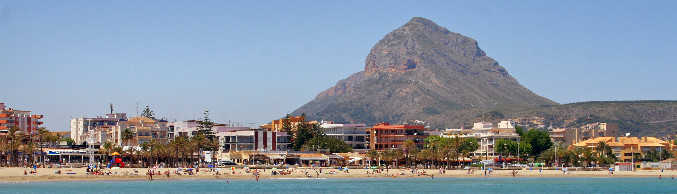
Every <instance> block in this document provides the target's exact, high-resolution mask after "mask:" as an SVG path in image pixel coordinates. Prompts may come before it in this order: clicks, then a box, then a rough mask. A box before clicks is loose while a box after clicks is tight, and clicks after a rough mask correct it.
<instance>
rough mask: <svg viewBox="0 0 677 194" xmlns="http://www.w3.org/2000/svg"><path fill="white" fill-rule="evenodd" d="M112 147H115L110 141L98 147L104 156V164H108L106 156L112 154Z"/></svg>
mask: <svg viewBox="0 0 677 194" xmlns="http://www.w3.org/2000/svg"><path fill="white" fill-rule="evenodd" d="M113 147H115V145H114V144H113V142H110V141H106V142H105V143H103V146H101V147H100V148H101V149H103V152H104V153H105V154H106V160H105V162H108V156H109V155H110V154H111V153H113Z"/></svg>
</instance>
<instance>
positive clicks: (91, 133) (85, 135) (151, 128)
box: [71, 113, 169, 146]
mask: <svg viewBox="0 0 677 194" xmlns="http://www.w3.org/2000/svg"><path fill="white" fill-rule="evenodd" d="M126 129H129V130H130V131H131V132H132V134H133V137H132V138H131V139H123V138H122V133H123V132H124V131H125V130H126ZM168 133H169V125H168V122H167V121H166V120H158V121H156V120H153V119H150V118H146V117H133V118H130V119H127V114H126V113H114V114H106V116H105V117H92V118H87V117H80V118H72V119H71V138H73V140H75V143H76V144H83V143H84V142H88V143H92V144H96V145H101V144H103V143H105V142H112V143H113V144H114V145H117V146H137V145H139V144H142V143H143V142H147V141H150V140H151V139H155V140H156V141H160V142H167V141H168V140H169V138H168V137H169V136H168ZM90 138H91V139H90Z"/></svg>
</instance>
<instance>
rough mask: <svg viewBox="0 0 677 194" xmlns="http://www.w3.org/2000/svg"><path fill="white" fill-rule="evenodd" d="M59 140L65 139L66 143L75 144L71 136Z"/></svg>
mask: <svg viewBox="0 0 677 194" xmlns="http://www.w3.org/2000/svg"><path fill="white" fill-rule="evenodd" d="M60 141H65V142H66V145H73V144H75V140H74V139H73V138H70V137H67V138H62V139H61V140H60Z"/></svg>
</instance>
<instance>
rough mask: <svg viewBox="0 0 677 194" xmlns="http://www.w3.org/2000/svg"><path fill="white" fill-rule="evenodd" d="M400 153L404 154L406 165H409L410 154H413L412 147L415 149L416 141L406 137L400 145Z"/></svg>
mask: <svg viewBox="0 0 677 194" xmlns="http://www.w3.org/2000/svg"><path fill="white" fill-rule="evenodd" d="M401 149H402V154H403V155H404V158H406V161H407V166H411V160H410V159H411V156H412V154H413V151H414V149H416V143H415V142H414V140H411V139H407V140H405V141H404V144H403V145H402V148H401Z"/></svg>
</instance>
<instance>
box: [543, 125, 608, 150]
mask: <svg viewBox="0 0 677 194" xmlns="http://www.w3.org/2000/svg"><path fill="white" fill-rule="evenodd" d="M618 136H619V135H618V124H616V123H599V122H596V123H591V124H587V125H584V126H581V127H579V128H560V129H553V130H552V131H550V138H551V140H552V141H553V142H556V143H562V144H564V145H565V146H570V145H572V144H576V143H579V142H582V141H586V140H589V139H594V138H597V137H618Z"/></svg>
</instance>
